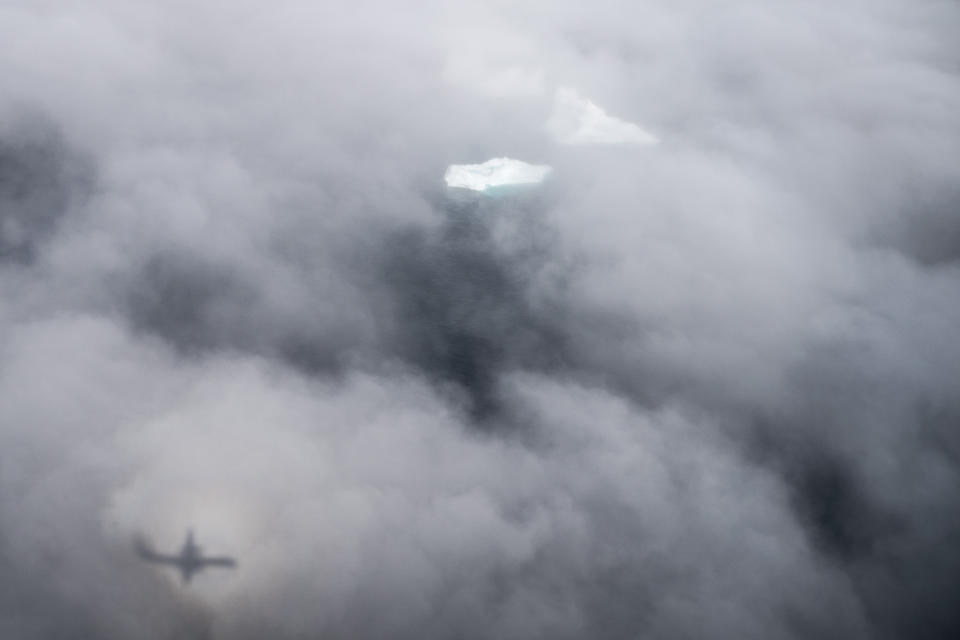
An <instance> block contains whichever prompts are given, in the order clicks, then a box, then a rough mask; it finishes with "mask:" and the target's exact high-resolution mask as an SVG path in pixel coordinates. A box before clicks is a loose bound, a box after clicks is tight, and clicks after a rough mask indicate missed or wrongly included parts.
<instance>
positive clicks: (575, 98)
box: [547, 88, 660, 145]
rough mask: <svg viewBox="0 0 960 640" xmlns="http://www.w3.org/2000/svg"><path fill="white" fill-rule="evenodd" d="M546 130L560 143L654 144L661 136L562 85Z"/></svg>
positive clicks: (558, 90)
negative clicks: (611, 112)
mask: <svg viewBox="0 0 960 640" xmlns="http://www.w3.org/2000/svg"><path fill="white" fill-rule="evenodd" d="M547 130H548V131H549V132H550V133H551V134H552V135H553V137H554V139H556V141H557V142H559V143H560V144H569V145H578V144H600V145H613V144H635V145H652V144H657V143H658V142H660V140H659V139H658V138H657V137H656V136H655V135H653V134H652V133H650V132H649V131H646V130H645V129H643V128H641V127H640V126H638V125H635V124H633V123H632V122H626V121H624V120H620V119H618V118H614V117H613V116H610V115H607V113H606V112H605V111H604V110H603V109H601V108H600V107H598V106H597V105H595V104H594V103H593V102H591V101H589V100H587V99H586V98H584V97H582V96H581V95H580V94H579V93H577V92H576V91H575V90H574V89H570V88H560V89H557V93H556V96H555V99H554V109H553V114H552V115H551V116H550V119H549V120H548V121H547Z"/></svg>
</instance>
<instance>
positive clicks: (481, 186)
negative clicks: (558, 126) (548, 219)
mask: <svg viewBox="0 0 960 640" xmlns="http://www.w3.org/2000/svg"><path fill="white" fill-rule="evenodd" d="M551 171H552V169H551V167H549V166H548V165H545V164H529V163H527V162H524V161H522V160H514V159H513V158H491V159H490V160H487V161H486V162H484V163H482V164H452V165H450V166H449V167H447V171H446V173H445V174H444V176H443V179H444V180H445V181H446V183H447V186H448V187H455V188H461V189H472V190H473V191H488V190H490V189H493V188H496V187H505V186H512V185H523V184H537V183H540V182H543V179H544V178H546V177H547V174H549V173H550V172H551Z"/></svg>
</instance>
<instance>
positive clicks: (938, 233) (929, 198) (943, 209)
mask: <svg viewBox="0 0 960 640" xmlns="http://www.w3.org/2000/svg"><path fill="white" fill-rule="evenodd" d="M918 200H919V201H920V202H918V203H915V206H916V208H915V210H913V211H911V212H909V214H908V215H907V216H906V218H905V219H904V220H903V221H901V223H900V224H901V228H899V229H896V230H895V233H896V234H897V238H896V239H895V241H894V242H895V243H896V246H898V247H899V248H900V249H901V250H902V251H903V252H904V253H905V254H906V255H908V256H909V257H911V258H913V259H914V260H916V261H917V262H919V263H920V264H922V265H924V266H927V267H936V266H943V265H950V264H953V265H955V264H956V263H957V262H958V261H960V184H958V185H952V186H951V188H949V189H944V190H943V191H935V192H933V193H925V194H921V195H920V196H919V197H918Z"/></svg>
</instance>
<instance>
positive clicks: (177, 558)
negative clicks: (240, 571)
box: [134, 530, 237, 584]
mask: <svg viewBox="0 0 960 640" xmlns="http://www.w3.org/2000/svg"><path fill="white" fill-rule="evenodd" d="M134 550H135V551H136V552H137V555H138V556H140V558H141V559H142V560H144V561H146V562H151V563H153V564H165V565H168V566H172V567H176V568H177V569H179V570H180V578H181V579H182V581H183V583H184V584H187V583H189V582H190V580H191V579H192V578H193V576H194V574H196V573H198V572H200V571H202V570H204V569H206V568H207V567H222V568H227V569H232V568H234V567H236V566H237V562H236V560H234V559H233V558H230V557H227V556H204V555H203V553H202V552H201V550H200V546H199V545H197V544H196V543H195V542H194V541H193V531H192V530H191V531H188V532H187V538H186V540H184V542H183V546H182V547H181V548H180V553H179V554H178V555H168V554H164V553H157V552H156V551H154V550H153V548H152V547H151V546H150V544H149V543H148V542H147V540H146V539H144V538H143V537H139V536H138V537H137V538H136V539H135V540H134Z"/></svg>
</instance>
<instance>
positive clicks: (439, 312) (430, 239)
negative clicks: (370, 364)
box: [383, 198, 568, 423]
mask: <svg viewBox="0 0 960 640" xmlns="http://www.w3.org/2000/svg"><path fill="white" fill-rule="evenodd" d="M518 204H519V205H520V207H521V210H517V209H516V207H517V205H518ZM523 206H531V205H530V203H527V202H525V201H523V200H519V201H511V200H509V199H508V200H507V201H505V202H504V201H498V200H486V199H484V198H477V199H476V200H472V201H471V200H469V199H467V200H465V201H460V202H456V201H453V202H449V203H447V204H446V207H445V208H444V209H443V210H441V211H440V212H439V213H440V215H442V216H444V219H443V221H442V222H441V223H440V225H439V227H438V228H419V227H411V228H408V229H405V230H401V231H399V232H397V233H396V234H395V235H394V236H393V237H392V238H391V239H390V240H389V242H388V246H387V248H386V253H387V257H386V259H385V261H384V267H383V269H384V275H383V279H384V282H385V283H386V285H387V287H388V288H389V290H390V292H391V295H392V297H393V298H394V299H395V300H396V306H395V308H396V314H397V318H396V322H397V332H398V334H399V335H398V342H399V345H398V346H399V349H400V355H401V357H402V358H404V359H406V360H407V361H408V362H410V363H411V364H413V365H414V366H416V367H418V368H419V369H421V370H422V371H423V372H424V373H425V375H426V376H427V377H428V378H429V379H431V380H433V381H434V382H436V383H438V384H440V385H441V386H444V385H450V384H452V385H453V386H454V387H455V388H456V389H458V390H459V391H460V392H462V393H463V394H464V395H465V397H466V399H467V407H468V411H469V413H470V414H471V415H472V416H473V418H475V419H476V420H477V421H478V422H480V423H485V422H487V421H489V420H490V419H493V418H495V417H497V416H498V415H499V414H500V413H501V411H502V409H503V408H504V404H503V402H504V401H503V398H502V397H501V393H500V391H499V390H498V381H499V378H500V376H501V375H502V374H503V373H505V372H506V371H508V370H510V369H518V368H519V369H536V370H556V369H561V368H564V367H565V366H567V360H568V348H567V338H566V336H565V333H564V328H563V326H562V317H563V313H562V305H560V304H559V302H556V301H555V302H554V304H550V305H547V306H548V307H549V308H548V309H547V310H545V309H538V308H535V307H534V305H533V304H532V303H531V300H530V295H531V292H530V287H531V286H532V285H531V282H530V281H529V280H530V274H531V270H535V269H536V268H537V266H538V265H537V263H538V262H539V261H543V260H549V259H550V257H549V252H548V250H547V251H546V254H545V253H544V250H543V248H542V247H540V248H539V249H538V248H537V247H538V246H539V240H538V239H537V238H536V237H534V236H532V235H531V236H528V238H527V239H526V240H525V241H524V242H521V243H520V245H519V246H517V247H512V248H509V249H503V248H501V247H498V246H497V244H496V241H495V239H494V237H493V229H492V226H493V224H494V222H492V221H491V218H492V217H495V216H497V215H516V216H524V215H528V214H530V213H532V212H530V211H524V210H522V207H523ZM549 312H552V313H553V315H551V316H549V317H548V315H547V313H549Z"/></svg>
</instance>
